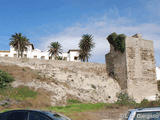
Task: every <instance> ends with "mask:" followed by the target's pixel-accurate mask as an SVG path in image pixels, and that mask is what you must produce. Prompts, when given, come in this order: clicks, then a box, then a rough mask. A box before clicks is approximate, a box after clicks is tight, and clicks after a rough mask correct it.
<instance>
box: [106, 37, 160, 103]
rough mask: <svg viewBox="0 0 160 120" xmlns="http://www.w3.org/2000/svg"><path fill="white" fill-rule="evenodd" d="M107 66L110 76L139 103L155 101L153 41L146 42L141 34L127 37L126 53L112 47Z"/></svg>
mask: <svg viewBox="0 0 160 120" xmlns="http://www.w3.org/2000/svg"><path fill="white" fill-rule="evenodd" d="M106 66H107V72H108V74H109V75H110V76H112V77H114V78H115V79H116V80H117V81H118V83H119V85H120V87H121V89H122V90H123V91H126V92H127V93H128V94H129V96H131V97H133V98H134V99H135V100H136V101H137V102H140V101H141V100H143V99H144V98H145V99H149V100H153V99H155V95H156V94H157V93H158V90H157V82H156V72H155V59H154V48H153V41H150V40H144V39H143V38H142V37H141V35H140V34H136V35H134V36H132V37H126V38H125V52H124V53H121V52H119V51H115V50H114V48H113V46H112V45H110V52H109V53H108V54H106Z"/></svg>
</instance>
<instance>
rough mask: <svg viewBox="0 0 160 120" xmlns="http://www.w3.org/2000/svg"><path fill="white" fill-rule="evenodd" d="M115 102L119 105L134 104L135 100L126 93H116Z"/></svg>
mask: <svg viewBox="0 0 160 120" xmlns="http://www.w3.org/2000/svg"><path fill="white" fill-rule="evenodd" d="M116 103H117V104H119V105H135V104H136V102H135V100H134V99H132V98H130V97H129V95H128V94H127V93H120V94H119V95H118V100H117V102H116Z"/></svg>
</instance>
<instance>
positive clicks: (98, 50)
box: [39, 15, 160, 63]
mask: <svg viewBox="0 0 160 120" xmlns="http://www.w3.org/2000/svg"><path fill="white" fill-rule="evenodd" d="M134 23H135V22H134V21H132V20H130V19H128V18H125V17H119V18H116V19H112V18H108V17H107V15H104V16H103V17H101V18H98V19H96V18H91V19H89V22H87V23H86V24H83V23H78V24H75V25H73V26H71V27H68V28H66V29H64V31H62V32H60V33H58V34H53V35H50V36H48V37H44V38H41V41H42V43H41V44H40V45H39V47H41V48H43V49H46V48H47V47H48V45H49V44H50V43H51V42H52V41H59V42H60V43H61V44H62V46H63V49H64V51H67V50H68V49H74V48H78V43H79V41H80V39H81V36H82V35H83V34H86V33H89V34H93V35H94V42H95V43H96V44H95V45H96V47H95V48H94V50H93V52H92V53H93V56H92V58H91V61H93V62H102V63H104V60H105V59H104V55H105V54H106V53H107V52H108V51H109V44H108V42H107V40H106V37H107V36H108V34H110V33H112V32H117V33H124V34H126V35H129V36H131V35H134V34H136V33H141V34H142V35H143V38H145V39H149V40H153V41H154V45H155V46H154V47H155V49H156V51H158V50H159V51H160V47H159V45H160V40H159V38H160V34H159V31H160V25H158V24H152V23H144V24H136V25H133V24H134ZM156 53H157V52H156ZM156 55H158V54H156Z"/></svg>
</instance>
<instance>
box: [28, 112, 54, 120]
mask: <svg viewBox="0 0 160 120" xmlns="http://www.w3.org/2000/svg"><path fill="white" fill-rule="evenodd" d="M29 120H51V119H49V118H48V117H47V116H45V115H42V114H40V113H38V112H30V113H29Z"/></svg>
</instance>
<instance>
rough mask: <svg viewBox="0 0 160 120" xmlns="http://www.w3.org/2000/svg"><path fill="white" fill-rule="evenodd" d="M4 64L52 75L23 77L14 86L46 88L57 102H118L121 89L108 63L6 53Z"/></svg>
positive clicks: (53, 101) (1, 62)
mask: <svg viewBox="0 0 160 120" xmlns="http://www.w3.org/2000/svg"><path fill="white" fill-rule="evenodd" d="M0 64H2V65H6V66H9V65H18V66H20V67H29V68H31V69H33V71H34V70H35V71H37V72H36V73H38V74H39V75H40V76H42V77H45V78H48V79H47V81H40V80H39V79H33V80H28V81H22V80H21V79H19V80H16V81H15V82H14V83H13V86H15V87H16V86H19V85H26V86H29V87H33V88H36V89H42V90H43V89H45V90H46V91H48V92H49V93H51V101H52V104H53V105H54V104H62V103H64V102H66V101H67V99H78V100H80V101H83V102H91V103H96V102H115V101H116V100H117V97H116V95H117V94H118V93H119V92H120V90H121V89H120V87H119V84H118V82H117V81H116V80H114V79H113V78H111V77H109V76H108V74H107V72H106V65H105V64H98V63H82V62H67V61H58V60H34V59H18V58H4V57H0Z"/></svg>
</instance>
